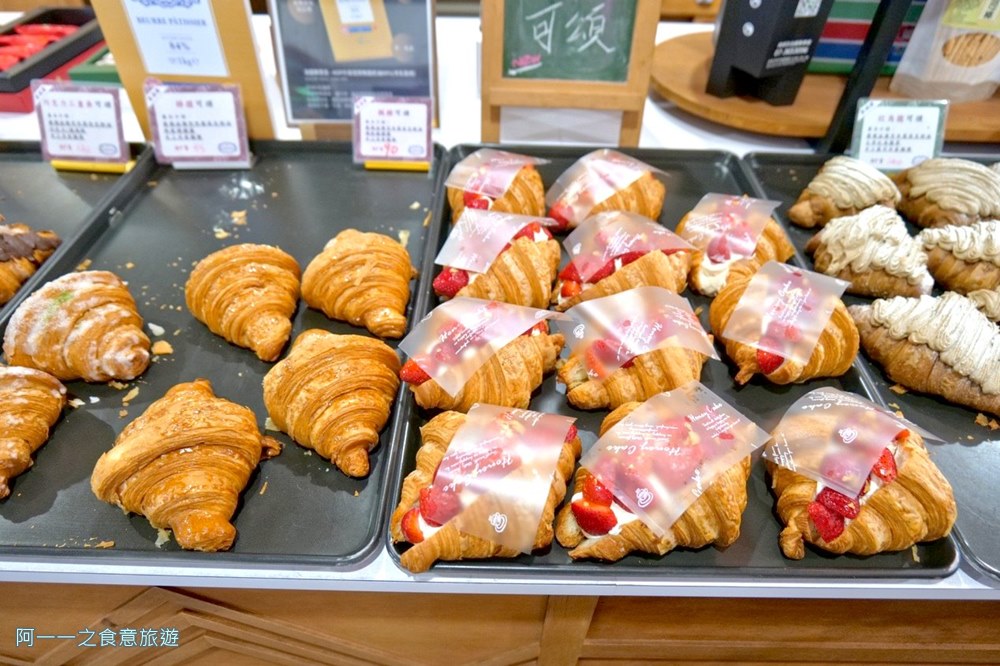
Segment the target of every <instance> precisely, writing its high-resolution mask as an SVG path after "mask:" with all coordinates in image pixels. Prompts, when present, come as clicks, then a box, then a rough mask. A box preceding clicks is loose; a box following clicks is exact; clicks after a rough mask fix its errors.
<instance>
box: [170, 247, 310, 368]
mask: <svg viewBox="0 0 1000 666" xmlns="http://www.w3.org/2000/svg"><path fill="white" fill-rule="evenodd" d="M300 275H301V270H300V269H299V264H298V262H297V261H295V259H294V258H293V257H291V256H290V255H288V254H287V253H285V252H282V251H281V250H279V249H278V248H276V247H272V246H270V245H254V244H251V243H244V244H242V245H233V246H231V247H227V248H225V249H222V250H219V251H218V252H213V253H212V254H210V255H208V256H207V257H205V258H204V259H202V260H201V261H199V262H198V265H197V266H195V267H194V270H192V271H191V277H190V278H188V281H187V285H185V287H184V298H185V300H186V301H187V306H188V309H189V310H190V311H191V314H193V315H194V316H195V318H196V319H197V320H198V321H200V322H202V323H204V324H205V325H207V326H208V328H209V330H210V331H212V333H215V334H216V335H220V336H222V337H223V338H225V339H226V340H228V341H229V342H231V343H233V344H235V345H238V346H240V347H245V348H247V349H252V350H253V351H254V353H256V354H257V358H259V359H260V360H262V361H274V360H275V359H277V358H278V355H279V354H281V350H282V349H283V348H284V347H285V344H286V343H287V342H288V337H289V336H290V335H291V334H292V316H293V315H294V314H295V307H296V305H297V304H298V301H299V276H300Z"/></svg>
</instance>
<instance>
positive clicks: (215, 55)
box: [123, 0, 229, 77]
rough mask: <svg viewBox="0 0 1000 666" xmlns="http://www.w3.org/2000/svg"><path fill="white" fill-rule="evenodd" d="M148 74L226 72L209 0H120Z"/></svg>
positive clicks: (223, 74) (212, 74)
mask: <svg viewBox="0 0 1000 666" xmlns="http://www.w3.org/2000/svg"><path fill="white" fill-rule="evenodd" d="M123 2H124V7H125V13H126V14H128V20H129V24H131V26H132V33H133V35H134V36H135V43H136V44H137V45H138V46H139V53H140V54H141V55H142V61H143V63H144V64H145V66H146V71H147V72H148V73H150V74H170V75H191V76H220V77H225V76H229V69H228V67H227V66H226V58H225V56H224V55H223V54H222V40H221V39H220V38H219V31H218V30H217V29H216V27H215V16H214V15H213V14H212V3H211V0H123Z"/></svg>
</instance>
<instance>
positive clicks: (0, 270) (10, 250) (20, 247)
mask: <svg viewBox="0 0 1000 666" xmlns="http://www.w3.org/2000/svg"><path fill="white" fill-rule="evenodd" d="M2 221H3V216H2V215H0V222H2ZM60 242H61V241H60V240H59V236H57V235H56V234H55V232H52V231H32V230H31V229H30V228H29V227H28V225H26V224H0V305H3V304H4V303H6V302H7V301H9V300H10V299H12V298H14V294H16V293H17V290H18V289H20V288H21V285H22V284H24V283H25V281H26V280H27V279H28V278H30V277H31V276H32V275H34V274H35V271H36V270H38V267H39V266H41V265H42V262H43V261H45V260H46V259H48V258H49V255H51V254H52V253H53V252H55V251H56V248H57V247H59V243H60Z"/></svg>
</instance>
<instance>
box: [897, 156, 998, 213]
mask: <svg viewBox="0 0 1000 666" xmlns="http://www.w3.org/2000/svg"><path fill="white" fill-rule="evenodd" d="M893 180H894V181H896V185H897V186H898V187H899V192H900V194H902V195H903V198H902V200H901V201H900V202H899V205H898V206H897V208H898V209H899V212H900V213H902V214H903V216H905V217H906V218H907V219H908V220H910V221H911V222H913V223H914V224H917V225H919V226H921V227H943V226H947V225H957V226H966V225H970V224H975V223H976V222H979V221H980V220H990V219H996V218H1000V173H997V172H995V171H992V170H991V169H989V168H988V167H985V166H983V165H982V164H977V163H976V162H971V161H969V160H963V159H954V158H931V159H929V160H924V161H923V162H921V163H920V164H918V165H917V166H915V167H910V168H909V169H907V170H905V171H900V172H899V173H897V174H896V175H895V176H893Z"/></svg>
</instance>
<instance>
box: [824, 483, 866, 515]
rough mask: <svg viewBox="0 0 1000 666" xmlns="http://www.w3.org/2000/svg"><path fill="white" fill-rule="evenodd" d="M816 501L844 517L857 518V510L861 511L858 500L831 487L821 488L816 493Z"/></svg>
mask: <svg viewBox="0 0 1000 666" xmlns="http://www.w3.org/2000/svg"><path fill="white" fill-rule="evenodd" d="M816 501H817V502H819V503H820V504H822V505H823V506H825V507H826V508H828V509H830V510H831V511H834V512H836V513H837V514H839V515H841V516H843V517H844V518H857V517H858V512H859V511H861V504H859V503H858V500H856V499H854V498H853V497H848V496H847V495H845V494H843V493H838V492H837V491H836V490H834V489H833V488H824V489H823V490H821V491H820V492H819V494H818V495H816Z"/></svg>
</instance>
